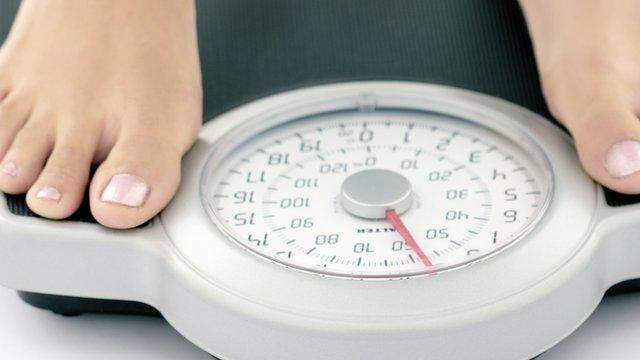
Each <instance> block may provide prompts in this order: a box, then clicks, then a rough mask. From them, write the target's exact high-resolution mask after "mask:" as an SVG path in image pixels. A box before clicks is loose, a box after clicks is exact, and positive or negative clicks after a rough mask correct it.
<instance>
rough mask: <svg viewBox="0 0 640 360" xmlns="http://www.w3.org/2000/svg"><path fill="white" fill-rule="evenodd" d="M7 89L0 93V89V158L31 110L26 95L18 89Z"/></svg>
mask: <svg viewBox="0 0 640 360" xmlns="http://www.w3.org/2000/svg"><path fill="white" fill-rule="evenodd" d="M7 91H8V90H5V92H4V93H2V89H0V159H2V158H3V157H4V155H5V154H6V152H7V150H8V149H9V147H10V146H11V143H12V142H13V139H14V138H15V136H16V134H17V133H18V131H20V129H21V128H22V126H23V125H24V124H25V122H26V120H27V118H28V117H29V112H30V111H31V102H30V101H29V100H28V98H27V96H25V95H24V94H22V93H20V92H19V91H14V92H12V93H7Z"/></svg>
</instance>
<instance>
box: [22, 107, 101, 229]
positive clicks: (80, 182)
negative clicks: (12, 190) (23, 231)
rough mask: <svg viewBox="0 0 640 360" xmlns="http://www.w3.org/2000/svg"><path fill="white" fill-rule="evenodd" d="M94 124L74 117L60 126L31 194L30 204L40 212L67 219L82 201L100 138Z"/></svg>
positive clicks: (33, 209)
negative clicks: (74, 119)
mask: <svg viewBox="0 0 640 360" xmlns="http://www.w3.org/2000/svg"><path fill="white" fill-rule="evenodd" d="M67 120H69V119H67ZM61 127H64V129H62V128H61ZM90 127H91V122H87V121H84V122H82V121H73V120H69V121H64V122H62V125H60V126H59V127H58V129H57V136H56V139H55V145H54V147H53V151H52V152H51V155H50V156H49V159H48V160H47V163H46V165H45V167H44V169H43V170H42V172H41V173H40V175H39V176H38V178H37V180H36V182H35V183H34V184H33V185H32V186H31V188H30V189H29V192H28V193H27V204H28V205H29V208H30V209H31V210H32V211H33V212H35V213H36V214H39V215H41V216H43V217H46V218H50V219H63V218H66V217H69V216H70V215H71V214H73V213H74V212H75V211H76V210H77V209H78V207H79V206H80V204H81V203H82V200H83V199H84V194H85V190H86V187H87V184H88V182H89V172H90V169H91V162H92V160H93V156H94V154H95V148H96V143H97V141H98V139H97V135H98V132H97V131H95V129H91V128H90Z"/></svg>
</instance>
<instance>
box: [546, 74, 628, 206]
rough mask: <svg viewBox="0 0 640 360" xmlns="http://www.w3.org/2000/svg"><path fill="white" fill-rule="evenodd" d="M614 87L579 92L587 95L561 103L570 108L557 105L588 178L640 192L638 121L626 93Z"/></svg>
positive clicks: (626, 190) (614, 187)
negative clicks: (568, 104) (570, 104)
mask: <svg viewBox="0 0 640 360" xmlns="http://www.w3.org/2000/svg"><path fill="white" fill-rule="evenodd" d="M616 88H617V86H613V87H604V88H603V89H599V90H595V91H594V90H591V91H590V90H581V92H580V93H584V92H587V93H588V94H587V95H584V94H583V95H576V96H575V99H574V100H571V101H566V102H564V103H572V106H567V105H566V104H564V103H562V102H561V103H556V105H557V106H558V108H560V109H561V110H560V111H559V113H560V114H561V116H559V117H560V119H561V121H562V122H563V123H564V124H565V125H566V126H567V128H568V129H569V131H570V132H571V134H572V135H573V137H574V140H575V144H576V148H577V150H578V155H579V157H580V161H581V162H582V165H583V167H584V169H585V170H586V171H587V172H588V173H589V175H591V177H593V178H594V179H595V180H596V181H598V182H599V183H601V184H602V185H604V186H606V187H608V188H610V189H613V190H615V191H618V192H621V193H627V194H635V193H640V119H638V116H637V115H636V113H635V112H634V108H633V101H632V100H631V98H630V96H628V95H627V94H628V93H625V91H620V90H617V89H616ZM581 98H582V99H585V98H586V99H589V100H588V101H581V100H580V99H581ZM556 100H558V99H556Z"/></svg>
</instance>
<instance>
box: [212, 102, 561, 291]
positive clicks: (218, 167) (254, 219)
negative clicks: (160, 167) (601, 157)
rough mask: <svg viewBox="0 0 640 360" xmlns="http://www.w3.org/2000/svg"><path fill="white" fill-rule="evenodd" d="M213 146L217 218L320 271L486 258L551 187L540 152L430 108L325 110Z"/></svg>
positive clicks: (266, 250) (436, 266)
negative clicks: (538, 156) (536, 154)
mask: <svg viewBox="0 0 640 360" xmlns="http://www.w3.org/2000/svg"><path fill="white" fill-rule="evenodd" d="M245 136H246V135H245ZM217 151H218V152H220V151H221V152H224V154H223V156H220V157H219V159H221V160H220V161H215V162H212V161H209V163H208V164H207V169H205V174H204V177H203V184H202V186H203V197H204V204H205V206H206V207H207V209H208V211H209V213H210V215H211V217H212V220H213V221H214V223H215V224H216V225H217V226H218V227H219V228H220V229H221V230H222V232H223V233H225V234H226V235H227V236H228V237H229V238H230V239H232V240H233V241H235V242H237V243H238V244H240V245H241V246H243V247H245V248H246V249H248V250H250V251H251V252H252V253H254V254H257V255H259V256H261V257H264V258H266V259H268V260H270V261H273V262H275V263H278V264H281V265H285V266H287V267H290V268H294V269H299V270H304V271H310V272H314V273H319V274H322V275H332V276H343V277H350V278H363V279H364V278H372V279H380V278H382V279H387V278H403V277H411V276H416V275H422V274H431V273H436V272H440V271H444V270H448V269H453V268H460V267H462V266H465V265H468V264H470V263H473V262H475V261H477V260H480V259H484V258H487V257H489V256H491V255H493V254H495V253H497V252H498V251H499V250H501V249H503V248H505V247H506V246H508V245H510V244H512V243H513V242H514V241H516V240H517V239H519V238H521V237H522V236H523V235H524V234H525V233H526V232H527V231H528V230H529V229H531V228H532V227H533V226H534V224H535V222H536V221H537V220H538V219H539V217H540V216H541V214H542V212H543V210H544V208H545V205H546V203H547V201H548V198H549V192H550V188H551V180H550V179H551V178H550V175H549V174H550V172H549V170H548V168H546V167H545V164H540V163H539V162H537V161H535V160H534V157H533V156H531V151H539V149H531V148H529V149H526V150H525V149H523V148H522V147H521V146H520V145H517V144H515V143H513V142H512V141H511V140H509V139H507V138H506V137H504V136H502V135H500V134H498V133H496V132H494V131H492V130H489V129H487V128H485V127H483V126H480V125H478V124H475V123H473V122H469V121H464V120H460V119H456V118H453V117H448V116H446V115H439V114H433V113H426V112H412V111H402V110H376V111H371V112H359V111H344V112H334V113H326V114H321V115H316V116H312V117H306V118H303V119H298V120H292V121H289V122H285V123H283V124H280V125H279V126H276V127H274V128H271V129H268V130H266V131H262V132H259V133H256V134H253V135H250V136H248V140H246V141H241V142H239V143H236V144H235V145H233V146H227V147H226V148H224V147H223V148H221V149H218V150H217Z"/></svg>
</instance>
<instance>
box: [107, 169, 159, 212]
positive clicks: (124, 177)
mask: <svg viewBox="0 0 640 360" xmlns="http://www.w3.org/2000/svg"><path fill="white" fill-rule="evenodd" d="M148 194H149V185H147V183H146V182H144V180H142V179H141V178H139V177H137V176H135V175H129V174H118V175H114V176H113V177H112V178H111V181H109V185H107V187H106V188H105V189H104V191H103V192H102V196H100V200H102V201H104V202H108V203H114V204H120V205H125V206H129V207H140V206H142V204H144V202H145V201H146V200H147V195H148Z"/></svg>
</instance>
